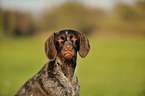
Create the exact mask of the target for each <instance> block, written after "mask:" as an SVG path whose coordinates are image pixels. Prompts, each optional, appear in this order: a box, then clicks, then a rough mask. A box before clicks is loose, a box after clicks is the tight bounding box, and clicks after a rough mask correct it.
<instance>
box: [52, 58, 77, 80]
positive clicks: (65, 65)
mask: <svg viewBox="0 0 145 96" xmlns="http://www.w3.org/2000/svg"><path fill="white" fill-rule="evenodd" d="M55 63H56V64H57V65H58V67H60V68H61V71H62V72H63V74H64V75H65V76H66V78H68V79H69V80H72V78H73V76H74V73H75V68H76V58H73V59H72V60H69V61H66V60H65V59H60V58H59V57H57V58H56V62H55Z"/></svg>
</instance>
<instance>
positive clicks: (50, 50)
mask: <svg viewBox="0 0 145 96" xmlns="http://www.w3.org/2000/svg"><path fill="white" fill-rule="evenodd" d="M54 38H55V33H53V34H52V35H51V36H50V37H49V38H48V39H47V40H46V42H45V53H46V56H47V57H48V58H49V59H50V60H51V61H53V60H55V58H56V55H57V51H56V48H55V44H54Z"/></svg>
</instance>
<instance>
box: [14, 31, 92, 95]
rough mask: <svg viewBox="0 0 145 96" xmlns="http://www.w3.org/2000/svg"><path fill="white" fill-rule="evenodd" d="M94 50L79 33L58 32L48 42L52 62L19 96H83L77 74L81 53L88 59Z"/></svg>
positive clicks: (26, 85)
mask: <svg viewBox="0 0 145 96" xmlns="http://www.w3.org/2000/svg"><path fill="white" fill-rule="evenodd" d="M89 50H90V45H89V41H88V39H87V37H86V36H85V35H84V34H83V33H81V32H79V31H75V30H61V31H59V32H54V33H53V34H52V35H51V36H50V37H49V38H48V39H47V40H46V42H45V53H46V56H47V57H48V59H50V61H49V62H48V63H47V64H46V65H45V66H44V67H43V68H42V69H41V70H40V71H39V72H38V73H37V74H36V75H34V76H33V77H32V78H31V79H29V80H28V81H27V82H26V83H25V84H24V85H23V86H22V87H21V88H20V89H19V91H18V92H17V93H16V94H15V96H79V91H80V84H79V82H78V78H77V76H76V74H75V68H76V65H77V63H76V59H77V52H79V54H80V56H81V57H83V58H84V57H85V56H86V55H87V54H88V52H89Z"/></svg>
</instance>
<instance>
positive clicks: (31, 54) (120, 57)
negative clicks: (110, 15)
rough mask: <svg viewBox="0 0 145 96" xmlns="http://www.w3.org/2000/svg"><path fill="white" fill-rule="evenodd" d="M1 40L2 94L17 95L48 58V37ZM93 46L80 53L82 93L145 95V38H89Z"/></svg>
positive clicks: (103, 95) (78, 71) (110, 95)
mask: <svg viewBox="0 0 145 96" xmlns="http://www.w3.org/2000/svg"><path fill="white" fill-rule="evenodd" d="M44 37H45V36H43V37H27V38H26V37H25V38H16V39H6V40H2V41H0V96H13V95H14V94H15V93H16V92H17V90H18V89H19V88H20V87H21V86H22V85H23V84H24V83H25V82H26V81H27V80H28V79H29V78H30V77H32V76H33V75H34V74H36V73H37V72H38V71H39V70H40V69H41V67H43V66H44V64H45V63H47V62H48V59H47V58H46V56H45V53H44V42H45V40H46V38H47V37H48V36H47V37H45V38H44ZM89 40H90V45H91V50H90V53H89V54H88V56H87V57H86V58H80V57H79V56H78V65H77V71H76V72H77V76H78V78H79V82H80V85H81V90H80V96H144V95H145V38H141V37H135V38H132V37H130V38H128V37H126V38H111V39H109V38H106V39H102V38H97V39H95V38H89Z"/></svg>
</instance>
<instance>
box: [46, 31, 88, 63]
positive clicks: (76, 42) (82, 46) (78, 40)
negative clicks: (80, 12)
mask: <svg viewBox="0 0 145 96" xmlns="http://www.w3.org/2000/svg"><path fill="white" fill-rule="evenodd" d="M89 50H90V45H89V41H88V39H87V37H86V36H85V35H84V34H82V33H81V32H78V31H74V30H62V31H59V32H57V33H53V34H52V35H51V36H50V37H49V38H48V39H47V40H46V43H45V53H46V55H47V57H48V58H49V59H50V60H51V61H53V60H55V58H56V56H58V57H59V58H63V59H65V60H70V59H73V58H75V57H76V55H77V51H79V54H80V56H81V57H85V56H86V55H87V54H88V52H89Z"/></svg>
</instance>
